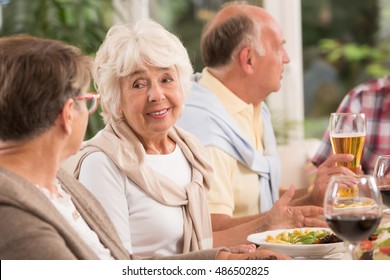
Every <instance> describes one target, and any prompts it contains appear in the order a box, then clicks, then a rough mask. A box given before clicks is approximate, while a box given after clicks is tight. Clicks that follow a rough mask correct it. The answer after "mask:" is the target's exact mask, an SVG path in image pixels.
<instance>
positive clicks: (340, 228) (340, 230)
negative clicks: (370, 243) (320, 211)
mask: <svg viewBox="0 0 390 280" xmlns="http://www.w3.org/2000/svg"><path fill="white" fill-rule="evenodd" d="M380 220H381V218H380V217H377V216H374V215H363V216H362V215H358V216H349V215H337V216H333V217H330V218H326V221H327V222H328V224H329V227H330V228H331V229H332V230H333V231H334V233H335V234H336V235H337V236H339V237H340V238H342V239H344V240H348V241H349V242H351V243H357V242H359V241H361V240H363V239H366V238H368V237H369V236H370V235H371V234H372V233H373V232H374V231H375V230H376V228H377V227H378V225H379V222H380Z"/></svg>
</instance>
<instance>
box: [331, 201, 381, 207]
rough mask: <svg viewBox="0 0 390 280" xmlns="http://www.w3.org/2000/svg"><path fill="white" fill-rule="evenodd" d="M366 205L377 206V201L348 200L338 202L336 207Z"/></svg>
mask: <svg viewBox="0 0 390 280" xmlns="http://www.w3.org/2000/svg"><path fill="white" fill-rule="evenodd" d="M364 206H375V202H374V201H373V200H372V199H366V200H363V201H348V203H340V202H339V203H338V204H337V205H335V207H336V208H354V207H364Z"/></svg>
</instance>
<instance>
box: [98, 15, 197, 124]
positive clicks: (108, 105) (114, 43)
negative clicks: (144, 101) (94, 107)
mask: <svg viewBox="0 0 390 280" xmlns="http://www.w3.org/2000/svg"><path fill="white" fill-rule="evenodd" d="M148 66H149V67H150V66H153V67H170V66H175V67H176V69H177V71H178V74H179V80H180V85H181V88H182V93H183V95H184V97H185V96H186V95H187V94H188V92H189V91H190V88H191V75H192V73H193V68H192V65H191V61H190V59H189V57H188V53H187V50H186V49H185V47H184V46H183V44H182V42H181V41H180V40H179V38H178V37H176V36H175V35H173V34H172V33H170V32H169V31H167V30H166V29H164V27H162V26H161V25H160V24H158V23H157V22H155V21H153V20H151V19H142V20H140V21H138V22H136V23H135V25H130V24H117V25H114V26H112V27H111V28H110V30H109V31H108V32H107V35H106V38H105V40H104V42H103V44H102V45H101V46H100V48H99V50H98V51H97V53H96V58H95V63H94V67H93V72H92V74H93V78H94V82H95V87H96V89H97V91H98V92H99V93H100V95H101V106H102V116H103V120H104V122H105V123H106V124H107V123H111V122H113V121H116V120H119V119H121V118H122V115H120V114H121V113H120V112H118V108H119V102H120V86H119V84H120V83H119V80H120V78H122V77H126V76H128V75H130V74H131V73H132V72H134V71H135V70H136V69H140V68H145V67H148Z"/></svg>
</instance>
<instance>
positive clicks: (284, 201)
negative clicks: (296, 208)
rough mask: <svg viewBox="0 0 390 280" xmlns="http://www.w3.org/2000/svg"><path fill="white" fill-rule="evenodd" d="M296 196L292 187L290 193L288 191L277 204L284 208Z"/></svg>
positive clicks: (291, 186)
mask: <svg viewBox="0 0 390 280" xmlns="http://www.w3.org/2000/svg"><path fill="white" fill-rule="evenodd" d="M294 194H295V187H294V186H293V185H290V188H289V189H288V191H286V192H285V193H284V194H283V195H282V196H281V197H280V198H279V199H278V200H277V201H276V202H275V204H278V206H284V205H288V204H289V203H290V202H291V200H292V199H293V197H294Z"/></svg>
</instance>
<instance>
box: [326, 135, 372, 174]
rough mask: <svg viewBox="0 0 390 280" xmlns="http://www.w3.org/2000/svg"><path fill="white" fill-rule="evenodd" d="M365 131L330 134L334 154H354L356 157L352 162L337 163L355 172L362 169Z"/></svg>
mask: <svg viewBox="0 0 390 280" xmlns="http://www.w3.org/2000/svg"><path fill="white" fill-rule="evenodd" d="M365 139H366V135H365V133H342V134H333V135H331V136H330V140H331V143H332V149H333V153H334V154H353V155H354V156H355V157H354V159H353V160H352V161H351V162H342V163H337V165H342V166H345V167H347V168H349V169H350V170H352V171H353V172H355V173H358V172H359V171H360V160H361V158H362V153H363V146H364V141H365Z"/></svg>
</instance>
